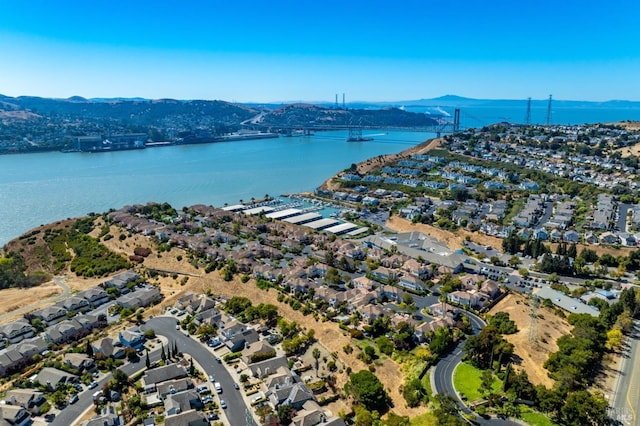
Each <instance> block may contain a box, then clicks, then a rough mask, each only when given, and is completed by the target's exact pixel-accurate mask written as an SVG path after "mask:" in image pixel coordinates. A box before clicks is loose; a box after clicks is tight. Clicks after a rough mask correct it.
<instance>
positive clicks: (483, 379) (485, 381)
mask: <svg viewBox="0 0 640 426" xmlns="http://www.w3.org/2000/svg"><path fill="white" fill-rule="evenodd" d="M493 382H494V378H493V373H492V372H491V370H484V371H483V372H482V374H481V376H480V389H478V390H479V391H480V392H481V393H482V394H484V395H488V394H490V393H491V392H493Z"/></svg>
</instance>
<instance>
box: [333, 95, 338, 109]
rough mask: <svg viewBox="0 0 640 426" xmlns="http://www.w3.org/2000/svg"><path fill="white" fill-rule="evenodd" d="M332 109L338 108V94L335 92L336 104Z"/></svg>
mask: <svg viewBox="0 0 640 426" xmlns="http://www.w3.org/2000/svg"><path fill="white" fill-rule="evenodd" d="M333 108H334V109H338V94H337V93H336V105H335V106H334V107H333Z"/></svg>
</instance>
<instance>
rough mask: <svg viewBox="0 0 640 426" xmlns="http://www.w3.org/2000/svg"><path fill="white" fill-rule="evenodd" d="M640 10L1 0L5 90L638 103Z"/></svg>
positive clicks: (372, 2) (371, 1)
mask: <svg viewBox="0 0 640 426" xmlns="http://www.w3.org/2000/svg"><path fill="white" fill-rule="evenodd" d="M612 3H613V4H612ZM639 16H640V2H638V1H637V0H621V1H616V2H609V3H605V2H603V1H602V0H600V1H598V2H595V1H592V0H582V1H577V0H555V1H551V0H535V1H534V0H511V1H498V0H488V1H477V0H459V1H457V2H454V1H445V0H440V1H431V0H404V1H397V0H396V1H377V0H368V1H361V0H340V1H336V0H322V1H318V0H296V1H289V0H287V1H275V0H263V1H253V0H249V1H243V0H233V1H231V0H225V1H222V0H220V1H217V0H208V1H206V0H193V1H188V0H183V1H168V0H154V1H142V0H138V1H136V0H130V1H125V0H110V1H104V0H91V1H87V0H82V1H75V0H74V1H65V0H57V1H51V0H41V1H36V0H0V93H2V94H5V95H9V96H19V95H34V96H48V97H69V96H73V95H80V96H84V97H136V96H140V97H146V98H177V99H196V98H197V99H223V100H227V101H239V102H246V101H256V102H268V101H270V102H273V101H293V100H306V101H329V102H331V101H333V99H334V97H335V94H336V93H338V94H340V97H341V96H342V93H346V97H347V101H356V100H367V101H379V100H388V101H393V100H409V99H419V98H431V97H437V96H441V95H445V94H456V95H460V96H467V97H474V98H490V99H524V98H527V97H532V98H533V99H544V98H546V97H547V96H548V95H549V94H553V97H554V98H555V99H576V100H610V99H627V100H636V101H640V48H639V46H638V43H639V42H640V24H639V23H638V17H639Z"/></svg>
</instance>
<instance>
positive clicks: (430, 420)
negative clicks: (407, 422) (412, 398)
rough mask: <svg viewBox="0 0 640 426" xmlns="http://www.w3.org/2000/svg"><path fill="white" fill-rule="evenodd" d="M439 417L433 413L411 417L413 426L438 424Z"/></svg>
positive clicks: (434, 425)
mask: <svg viewBox="0 0 640 426" xmlns="http://www.w3.org/2000/svg"><path fill="white" fill-rule="evenodd" d="M437 422H438V419H437V418H436V416H434V415H433V413H431V412H429V413H424V414H421V415H419V416H417V417H414V418H412V419H411V426H436V425H437V424H438V423H437Z"/></svg>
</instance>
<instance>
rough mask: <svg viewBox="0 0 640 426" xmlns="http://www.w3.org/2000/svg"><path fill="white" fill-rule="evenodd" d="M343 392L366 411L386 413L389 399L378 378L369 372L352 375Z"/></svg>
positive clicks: (363, 371)
mask: <svg viewBox="0 0 640 426" xmlns="http://www.w3.org/2000/svg"><path fill="white" fill-rule="evenodd" d="M344 390H345V392H346V393H347V394H349V395H351V396H352V397H353V399H354V400H355V402H356V403H358V404H361V405H363V406H364V407H365V408H366V409H367V410H370V411H371V410H377V411H379V412H383V411H386V409H387V402H388V401H389V397H388V395H387V393H386V392H385V390H384V386H382V383H381V382H380V380H378V378H377V377H376V376H375V374H373V373H372V372H370V371H369V370H361V371H359V372H357V373H355V374H352V375H351V377H350V378H349V380H348V381H347V383H346V384H345V385H344Z"/></svg>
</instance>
